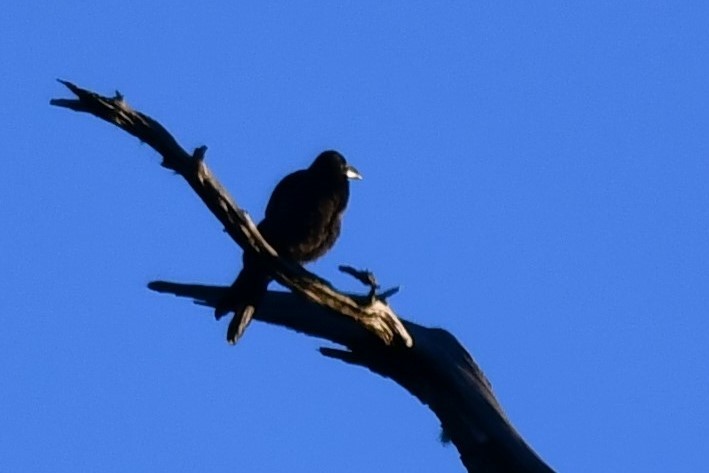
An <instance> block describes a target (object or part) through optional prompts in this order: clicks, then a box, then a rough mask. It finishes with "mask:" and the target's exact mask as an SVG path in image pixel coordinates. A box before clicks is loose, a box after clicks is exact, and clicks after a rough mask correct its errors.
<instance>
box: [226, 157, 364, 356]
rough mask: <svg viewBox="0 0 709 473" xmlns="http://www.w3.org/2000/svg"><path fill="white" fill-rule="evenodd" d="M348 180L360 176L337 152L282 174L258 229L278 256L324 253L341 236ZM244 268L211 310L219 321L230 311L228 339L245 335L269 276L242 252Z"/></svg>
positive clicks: (303, 258)
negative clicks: (287, 173)
mask: <svg viewBox="0 0 709 473" xmlns="http://www.w3.org/2000/svg"><path fill="white" fill-rule="evenodd" d="M349 179H362V176H361V175H360V174H359V172H357V170H356V169H355V168H354V167H352V166H350V165H348V164H347V162H346V161H345V158H344V157H343V156H342V155H341V154H340V153H338V152H337V151H325V152H323V153H320V155H318V157H317V158H315V161H313V163H312V164H311V165H310V167H308V168H307V169H301V170H299V171H295V172H294V173H291V174H289V175H287V176H286V177H284V178H283V179H282V180H281V182H279V183H278V185H276V188H275V189H274V190H273V193H272V194H271V198H270V199H269V201H268V205H267V206H266V216H265V217H264V219H263V220H262V221H261V223H259V224H258V229H259V232H261V235H263V237H264V238H265V239H266V241H267V242H268V243H269V244H270V245H271V246H272V247H273V248H274V249H275V250H276V252H278V254H279V256H281V257H283V258H287V259H289V260H291V261H295V262H297V263H308V262H310V261H314V260H315V259H317V258H319V257H321V256H322V255H324V254H325V253H326V252H327V251H328V250H329V249H330V248H332V246H333V245H334V244H335V240H337V237H338V236H339V235H340V227H341V222H342V214H343V212H344V211H345V207H346V206H347V200H348V199H349V195H350V184H349ZM243 263H244V267H243V269H242V270H241V272H240V273H239V275H238V276H237V278H236V280H235V281H234V283H233V284H232V285H231V287H230V288H229V291H228V292H227V294H226V295H225V296H224V298H223V299H222V300H221V301H219V303H218V304H217V307H216V309H215V310H214V315H215V317H216V318H217V320H219V319H220V318H222V317H223V316H224V315H226V314H227V313H229V312H232V311H233V312H234V317H233V318H232V320H231V322H230V323H229V329H228V330H227V341H228V342H229V343H231V344H234V343H236V341H237V340H238V339H239V338H240V337H241V336H242V335H243V333H244V330H246V326H247V325H248V324H249V322H250V321H251V318H252V317H253V315H254V313H255V312H256V309H257V308H258V305H259V303H260V302H261V300H262V299H263V297H264V296H265V294H266V289H267V287H268V284H269V283H270V282H271V277H270V276H269V274H268V271H267V270H266V268H264V267H263V265H262V264H261V263H260V262H259V260H258V257H257V256H255V255H253V254H251V253H250V252H245V253H244V256H243Z"/></svg>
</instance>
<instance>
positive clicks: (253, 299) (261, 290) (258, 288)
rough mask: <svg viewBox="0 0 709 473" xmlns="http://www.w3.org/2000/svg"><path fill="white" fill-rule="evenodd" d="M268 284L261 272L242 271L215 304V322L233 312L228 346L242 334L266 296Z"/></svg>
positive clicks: (265, 275)
mask: <svg viewBox="0 0 709 473" xmlns="http://www.w3.org/2000/svg"><path fill="white" fill-rule="evenodd" d="M269 282H270V278H269V277H268V275H267V274H264V273H263V272H262V271H244V270H242V271H241V272H240V273H239V276H237V278H236V280H235V281H234V283H233V284H232V285H231V287H230V288H229V290H228V291H227V293H226V294H225V295H224V297H223V298H222V299H221V300H220V301H219V302H218V303H217V306H216V307H215V309H214V316H215V317H216V319H217V320H219V319H221V318H222V317H224V316H225V315H226V314H228V313H229V312H234V317H233V318H232V319H231V322H229V328H228V329H227V336H226V339H227V341H228V342H229V343H230V344H232V345H233V344H235V343H236V342H237V340H239V338H241V336H242V335H243V334H244V331H245V330H246V326H247V325H249V322H251V318H252V317H253V316H254V313H255V312H256V308H257V307H258V305H259V303H260V302H261V300H262V299H263V297H264V296H265V295H266V289H267V288H268V283H269Z"/></svg>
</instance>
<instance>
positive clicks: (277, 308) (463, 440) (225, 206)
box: [50, 81, 552, 473]
mask: <svg viewBox="0 0 709 473" xmlns="http://www.w3.org/2000/svg"><path fill="white" fill-rule="evenodd" d="M60 82H61V83H62V84H64V85H65V86H66V87H67V88H68V89H69V90H71V91H72V92H73V93H74V94H75V95H76V97H77V99H54V100H52V101H51V102H50V103H51V104H52V105H55V106H58V107H63V108H68V109H70V110H75V111H78V112H85V113H90V114H92V115H95V116H97V117H99V118H101V119H103V120H105V121H107V122H109V123H111V124H113V125H116V126H118V127H119V128H121V129H123V130H125V131H126V132H128V133H130V134H131V135H133V136H136V137H137V138H138V139H140V140H141V141H143V142H145V143H147V144H148V145H150V146H151V147H152V148H154V149H155V150H156V151H157V152H158V153H160V154H161V155H162V157H163V162H162V165H163V166H164V167H166V168H168V169H171V170H174V171H175V172H177V173H178V174H180V175H181V176H182V177H183V178H184V179H185V180H186V181H187V183H188V184H189V185H190V186H191V187H192V189H194V191H195V192H196V193H197V195H199V197H200V198H201V199H202V201H203V202H204V203H205V205H207V207H208V208H209V209H210V210H211V211H212V213H213V214H214V215H215V216H216V217H217V218H218V219H219V221H220V222H221V223H222V224H223V225H224V227H225V229H226V231H227V233H228V234H229V235H230V236H231V237H232V239H234V241H235V242H236V243H237V244H239V245H240V246H241V247H242V248H244V251H252V252H254V253H255V254H257V255H258V256H259V257H261V258H262V260H263V262H264V264H266V265H267V266H268V268H269V269H270V270H271V272H272V275H273V276H274V279H276V280H277V281H278V282H280V283H281V284H283V285H285V286H287V287H289V288H290V289H292V290H293V292H294V293H295V294H291V293H285V292H274V291H269V292H268V295H267V296H266V298H265V300H264V301H263V303H262V304H261V305H260V306H259V311H258V312H257V314H256V316H255V318H257V319H260V320H262V321H265V322H268V323H273V324H278V325H281V326H284V327H287V328H290V329H292V330H296V331H298V332H302V333H305V334H308V335H312V336H316V337H320V338H324V339H327V340H330V341H332V342H335V343H338V344H340V345H341V346H344V347H346V349H339V348H328V347H323V348H321V350H320V351H321V353H322V354H323V355H325V356H327V357H329V358H334V359H338V360H341V361H344V362H346V363H349V364H354V365H360V366H364V367H366V368H368V369H370V370H371V371H373V372H375V373H378V374H380V375H382V376H385V377H389V378H391V379H392V380H394V381H395V382H397V383H398V384H400V385H401V386H402V387H404V388H405V389H407V390H408V391H409V392H410V393H412V394H413V395H414V396H416V397H417V398H418V399H419V400H421V402H423V403H424V404H426V405H428V406H429V407H430V408H431V410H432V411H433V412H434V413H435V414H436V415H437V416H438V418H439V419H440V421H441V425H442V427H443V429H444V431H445V433H446V434H447V437H449V438H450V439H451V441H452V442H453V443H454V444H455V445H456V447H457V448H458V451H459V453H460V456H461V460H462V462H463V464H464V465H465V467H466V469H467V470H468V471H469V472H473V471H475V472H492V473H503V472H530V473H537V472H538V473H549V472H551V471H552V470H551V469H550V468H549V467H548V466H547V465H546V464H545V463H544V462H543V461H542V460H541V459H539V457H538V456H537V455H536V454H535V453H534V451H533V450H532V449H531V448H530V447H529V446H528V445H526V443H525V442H524V441H523V440H522V438H521V437H520V436H519V434H518V433H517V432H516V431H515V429H514V428H513V427H512V425H511V424H510V422H509V421H508V419H507V418H506V416H505V414H504V412H503V410H502V408H501V406H500V405H499V403H498V402H497V400H496V399H495V396H494V395H493V393H492V388H491V386H490V383H489V382H488V380H487V379H486V378H485V376H484V375H483V373H482V371H481V370H480V368H479V367H478V366H477V364H476V363H475V361H474V360H473V358H472V357H471V356H470V355H469V354H468V352H467V351H466V350H465V348H464V347H463V346H462V345H461V344H460V343H459V342H458V341H457V340H456V338H455V337H454V336H453V335H451V334H450V333H449V332H447V331H445V330H441V329H435V328H427V327H423V326H421V325H417V324H414V323H412V322H408V321H405V320H400V319H399V318H398V317H397V316H396V315H395V314H394V312H393V311H392V309H391V308H390V307H389V306H388V305H387V304H386V303H385V302H384V299H386V297H388V296H391V295H392V294H394V293H395V292H396V290H397V289H396V288H395V289H390V290H388V291H385V292H384V293H383V294H379V295H376V294H375V292H376V288H377V284H376V280H375V279H374V276H373V275H372V274H371V273H367V272H362V271H357V270H354V269H352V268H350V270H349V271H348V272H349V274H353V275H355V276H356V277H358V278H360V280H361V281H362V282H363V283H364V284H366V285H368V286H370V294H369V295H368V296H353V295H348V294H342V293H339V292H338V291H336V290H335V289H334V288H333V287H332V286H331V285H329V283H327V281H324V280H322V279H320V278H318V277H317V276H316V275H314V274H312V273H310V272H308V271H306V270H304V269H303V268H302V267H301V266H299V265H294V264H291V263H289V262H288V261H285V260H283V259H281V258H279V257H278V255H277V254H276V253H275V251H274V250H273V248H271V246H270V245H268V243H267V242H266V241H265V240H264V239H263V238H262V237H261V235H260V234H259V232H258V230H257V229H256V226H255V225H254V223H253V222H252V221H251V219H250V218H249V216H248V215H247V214H246V212H244V211H243V210H242V209H240V208H239V207H238V206H237V205H236V203H235V202H234V200H233V199H232V198H231V197H230V196H229V194H228V193H227V192H226V190H224V188H223V187H222V186H221V185H220V184H219V182H218V181H217V179H216V178H215V177H214V176H213V175H212V174H211V172H210V171H209V169H208V168H207V166H206V165H205V164H204V156H205V153H206V150H207V148H206V147H200V148H197V149H196V150H195V151H194V152H193V153H192V154H190V153H188V152H187V151H185V150H184V149H183V148H182V147H180V146H179V144H178V143H177V141H176V140H175V139H174V138H173V137H172V135H170V133H169V132H168V131H167V130H166V129H165V128H164V127H163V126H162V125H160V124H159V123H158V122H157V121H155V120H153V119H152V118H150V117H149V116H147V115H145V114H142V113H140V112H137V111H135V110H133V109H132V108H130V107H129V106H128V104H127V103H126V102H125V100H124V98H123V96H122V95H121V94H120V93H116V95H115V96H114V97H113V98H108V97H103V96H100V95H98V94H95V93H93V92H90V91H88V90H85V89H82V88H80V87H77V86H75V85H74V84H72V83H70V82H66V81H60ZM149 287H150V288H151V289H153V290H155V291H159V292H163V293H171V294H174V295H177V296H181V297H189V298H192V299H193V300H194V301H195V303H197V304H200V305H204V306H209V307H214V306H215V305H216V302H217V301H218V300H219V299H220V298H221V296H222V294H223V293H224V291H225V290H226V288H225V287H215V286H205V285H198V284H177V283H171V282H163V281H155V282H152V283H150V284H149ZM300 296H302V297H300ZM308 301H310V302H308ZM312 302H314V303H315V304H313V303H312ZM343 316H344V317H343ZM412 336H413V337H412ZM414 339H415V340H416V345H415V346H413V340H414Z"/></svg>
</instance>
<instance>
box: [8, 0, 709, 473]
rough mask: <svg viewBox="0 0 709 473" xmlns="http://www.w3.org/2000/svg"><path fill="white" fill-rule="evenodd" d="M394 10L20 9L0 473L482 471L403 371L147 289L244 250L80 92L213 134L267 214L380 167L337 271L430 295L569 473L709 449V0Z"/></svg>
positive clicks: (444, 320)
mask: <svg viewBox="0 0 709 473" xmlns="http://www.w3.org/2000/svg"><path fill="white" fill-rule="evenodd" d="M232 3H235V4H236V3H238V5H234V4H232ZM382 3H383V2H338V3H336V4H335V3H334V2H292V4H291V5H290V6H284V5H283V4H279V3H276V2H199V3H198V2H194V3H190V2H182V3H176V2H145V1H124V2H120V3H113V4H110V5H109V4H106V3H104V2H79V1H65V2H54V3H51V2H50V3H46V2H45V4H43V5H42V6H41V7H40V6H38V5H36V4H34V3H33V2H24V3H22V2H11V3H9V4H8V5H5V7H4V8H3V10H4V11H3V15H2V16H1V17H0V29H1V30H2V41H0V58H1V59H2V64H3V66H2V78H1V80H0V104H1V105H0V120H1V123H2V126H1V127H0V134H1V137H2V143H3V151H2V180H3V183H2V186H0V202H2V205H1V206H0V222H2V231H0V267H1V268H2V272H1V273H0V313H1V314H2V321H3V323H2V329H1V330H0V377H1V380H0V419H2V421H1V422H0V471H3V472H5V471H7V472H13V471H27V472H30V471H31V472H53V473H56V472H75V471H102V472H125V471H134V472H143V471H145V472H147V471H172V472H183V471H184V472H191V471H214V472H219V471H254V472H261V471H283V470H288V471H294V472H295V471H302V472H310V471H343V472H350V471H351V472H355V471H411V472H428V471H461V470H462V467H461V465H460V463H459V461H458V458H457V452H456V450H455V448H453V447H443V446H441V445H440V443H439V442H438V441H437V436H438V432H439V427H438V423H437V421H436V419H435V417H434V416H433V415H432V414H431V413H430V412H429V411H428V410H427V409H426V408H425V407H424V406H422V405H420V404H419V403H418V401H416V400H415V399H414V398H413V397H411V396H409V395H408V394H407V393H406V392H405V391H404V390H402V389H401V388H400V387H398V386H397V385H395V384H394V383H392V382H391V381H389V380H385V379H383V378H379V377H377V376H374V375H372V374H371V373H369V372H367V371H366V370H363V369H358V368H355V367H350V366H346V365H343V364H341V363H338V362H335V361H332V360H327V359H325V358H323V357H321V356H320V355H319V354H317V352H316V348H317V347H318V346H320V345H321V343H320V341H318V340H314V339H309V338H306V337H303V336H300V335H297V334H294V333H292V332H288V331H286V330H283V329H281V328H277V327H270V326H266V325H264V324H260V323H254V324H253V325H252V326H251V327H250V329H249V331H248V333H247V335H246V337H245V338H244V339H243V341H242V343H240V344H239V345H237V346H236V347H230V346H228V345H227V344H226V343H225V342H224V333H225V330H226V322H222V323H216V322H215V321H214V320H213V319H212V318H211V314H210V312H209V311H208V310H206V309H204V308H200V307H197V306H194V305H191V304H190V303H189V302H187V301H184V300H179V299H176V298H171V297H168V296H161V295H158V294H155V293H151V292H149V291H148V290H147V289H146V288H145V284H146V283H147V282H148V281H150V280H153V279H171V280H178V281H190V282H203V283H213V284H228V283H230V282H231V280H232V278H233V277H234V275H235V274H236V272H237V270H238V268H239V264H240V263H239V259H240V251H239V250H238V248H236V247H235V245H234V244H233V243H232V242H231V241H230V239H229V238H228V237H227V236H226V235H225V234H224V233H223V232H222V229H221V227H220V225H219V224H218V222H217V221H216V220H215V219H214V218H213V216H212V215H211V214H210V213H209V212H208V211H207V210H206V208H205V207H204V206H203V205H202V204H201V203H200V202H199V200H198V199H197V198H196V197H195V196H194V195H193V193H192V192H191V191H190V190H189V189H188V188H187V186H186V185H185V184H184V183H183V182H182V181H181V179H180V178H179V177H176V176H174V175H171V174H170V173H169V172H166V171H165V170H164V169H162V168H160V166H159V161H160V160H159V157H158V156H157V155H156V153H155V152H153V151H152V150H151V149H150V148H149V147H148V146H145V145H141V144H140V143H139V142H138V141H137V140H135V139H134V138H132V137H129V136H128V135H126V134H125V133H123V132H122V131H120V130H118V129H116V128H113V127H111V126H109V125H108V124H106V123H103V122H100V121H99V120H98V119H95V118H92V117H89V116H86V115H78V114H74V113H72V112H69V111H66V110H61V109H57V108H54V107H50V106H49V105H48V101H49V99H50V98H52V97H66V96H69V94H68V92H67V91H65V90H64V89H63V87H62V86H60V85H59V84H57V83H56V82H54V79H55V78H64V79H68V80H71V81H74V82H76V83H77V84H79V85H81V86H84V87H88V88H91V89H94V90H96V91H98V92H102V93H104V94H112V93H113V91H114V90H115V89H119V90H120V91H121V92H122V93H124V94H125V96H126V99H127V100H128V102H129V103H130V104H131V105H133V106H134V107H135V108H137V109H139V110H141V111H143V112H145V113H148V114H150V115H151V116H153V117H155V118H156V119H158V120H159V121H161V122H162V123H163V124H164V125H165V126H166V127H167V128H168V129H169V130H170V131H171V132H172V133H173V134H174V135H175V136H176V137H177V138H178V140H179V141H180V143H181V144H182V145H183V146H185V147H186V148H189V149H191V148H194V147H196V146H199V145H203V144H206V145H208V146H209V151H208V153H207V162H208V164H209V166H211V167H212V169H213V170H214V172H215V173H216V174H217V176H218V177H219V178H220V179H221V180H222V182H223V183H224V185H225V186H227V188H228V189H229V190H230V191H231V192H232V194H233V195H234V197H235V198H236V200H237V202H239V204H240V205H242V206H243V207H245V208H246V209H248V210H249V212H250V213H251V214H252V215H253V216H254V217H255V218H256V219H259V218H260V217H261V215H262V211H263V208H264V206H265V203H266V201H267V198H268V196H269V194H270V191H271V189H272V187H273V185H275V183H276V182H277V181H278V179H279V178H280V177H281V176H283V175H284V174H286V173H288V172H290V171H292V170H294V169H296V168H299V167H303V166H305V165H307V164H308V163H309V162H310V161H311V160H312V159H313V157H314V156H315V155H316V154H317V153H318V152H319V151H321V150H323V149H326V148H336V149H338V150H340V151H341V152H342V153H344V154H345V155H346V156H347V157H348V159H349V160H350V161H351V162H352V163H353V164H355V165H356V166H357V167H358V168H359V169H360V171H361V172H362V173H363V174H364V176H365V180H364V181H362V182H358V183H356V184H354V185H353V188H352V199H351V205H350V208H349V210H348V212H347V215H346V218H345V223H344V229H343V235H342V238H341V239H340V241H339V242H338V244H337V246H336V248H335V249H334V250H333V251H332V252H331V253H330V254H328V255H327V256H326V257H325V258H323V259H322V260H320V261H318V262H317V263H316V264H314V265H312V267H311V268H312V269H313V270H314V271H316V272H317V273H318V274H320V275H322V276H324V277H326V278H329V279H331V280H332V281H333V282H334V283H335V284H337V285H338V286H339V287H341V288H343V289H346V290H353V289H358V286H357V284H356V283H355V282H354V281H353V280H352V279H351V278H348V277H346V276H343V275H340V274H338V273H337V271H336V267H337V265H338V264H351V265H354V266H358V267H367V268H370V269H372V270H373V271H375V272H376V274H377V276H378V278H379V280H380V282H381V283H382V284H383V285H384V286H392V285H401V286H402V292H401V293H400V294H399V295H397V296H396V297H395V298H394V299H393V301H392V303H393V305H394V308H395V310H397V312H398V313H399V314H401V315H402V316H404V317H407V318H409V319H411V320H414V321H416V322H419V323H423V324H426V325H431V326H441V327H445V328H447V329H449V330H451V331H452V332H453V333H455V334H456V336H457V337H459V339H460V340H461V341H462V342H463V343H464V344H465V345H466V346H467V348H468V349H469V350H470V352H471V353H472V354H473V356H474V357H475V358H476V359H477V360H478V362H479V363H480V364H481V366H482V368H483V369H484V370H485V372H486V374H487V375H488V377H489V378H490V380H491V381H492V383H493V386H494V389H495V392H496V394H497V396H498V397H499V399H500V401H501V403H502V405H503V406H504V407H505V409H506V411H507V413H508V414H509V417H510V418H511V420H512V422H513V423H514V425H515V426H516V427H517V428H518V430H519V431H520V432H521V434H522V435H523V436H524V438H525V439H526V440H527V441H528V442H529V443H530V444H531V445H532V446H533V447H534V448H535V450H536V451H537V452H538V453H539V454H540V455H541V456H542V457H543V458H544V459H545V460H546V461H547V462H548V463H549V464H550V465H551V466H553V467H554V468H556V469H558V470H559V471H569V472H571V471H573V472H599V471H604V472H611V471H619V472H622V471H646V472H649V471H658V472H659V471H673V472H680V471H686V472H695V471H700V470H702V469H703V468H705V467H706V464H707V461H708V460H709V458H708V457H707V451H708V450H709V429H707V425H708V424H709V407H707V399H708V398H709V365H708V363H707V359H709V348H707V346H708V344H707V339H708V337H707V336H708V335H709V322H708V321H707V315H708V314H709V297H708V296H707V289H708V287H709V243H708V237H709V210H708V209H709V190H708V187H707V178H708V177H709V164H708V160H707V158H708V156H709V138H708V136H709V135H708V131H709V85H708V84H709V67H708V66H707V58H708V57H709V33H708V30H709V29H708V28H707V18H709V15H708V14H709V7H707V4H706V3H704V2H691V1H666V2H659V1H643V2H633V1H627V2H616V1H613V2H610V1H594V2H575V3H574V4H572V5H571V4H569V5H566V4H562V2H449V3H445V4H441V3H439V4H436V5H434V2H428V3H424V2H386V4H382ZM492 5H494V6H492Z"/></svg>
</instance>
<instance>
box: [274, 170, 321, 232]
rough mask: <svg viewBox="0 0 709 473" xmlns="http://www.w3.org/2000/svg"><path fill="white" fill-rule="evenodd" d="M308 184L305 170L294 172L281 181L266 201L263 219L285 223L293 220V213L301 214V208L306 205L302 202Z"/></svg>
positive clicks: (308, 180)
mask: <svg viewBox="0 0 709 473" xmlns="http://www.w3.org/2000/svg"><path fill="white" fill-rule="evenodd" d="M309 182H310V179H309V178H308V175H307V172H306V171H305V170H300V171H296V172H294V173H291V174H288V175H287V176H286V177H284V178H283V179H281V181H280V182H279V183H278V184H277V185H276V188H275V189H273V193H271V198H270V199H269V200H268V204H267V205H266V215H265V219H266V220H270V221H274V222H285V221H289V220H290V219H292V218H293V215H294V212H295V213H299V212H302V208H303V207H305V206H306V205H307V204H306V203H305V202H304V201H303V197H304V196H303V193H304V192H306V191H307V188H308V187H309Z"/></svg>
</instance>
